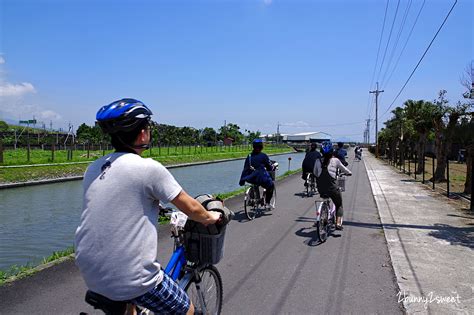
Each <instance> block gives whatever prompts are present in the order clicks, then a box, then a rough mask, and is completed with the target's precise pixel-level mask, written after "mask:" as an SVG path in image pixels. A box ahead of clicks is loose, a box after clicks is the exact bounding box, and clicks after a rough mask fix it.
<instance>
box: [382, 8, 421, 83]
mask: <svg viewBox="0 0 474 315" xmlns="http://www.w3.org/2000/svg"><path fill="white" fill-rule="evenodd" d="M412 2H413V1H412V0H410V1H409V2H408V4H407V7H406V9H405V12H404V14H403V18H402V22H401V23H400V28H399V29H398V33H397V37H396V39H395V43H394V44H393V48H392V51H391V52H390V57H389V58H388V63H387V66H386V67H385V71H384V74H383V76H382V81H381V83H380V86H384V82H385V78H386V77H387V73H388V70H389V69H390V66H391V65H392V60H393V57H394V56H395V52H396V51H397V47H398V43H399V42H400V37H401V35H402V33H403V29H404V28H405V24H406V20H407V17H408V12H409V11H410V8H411V4H412Z"/></svg>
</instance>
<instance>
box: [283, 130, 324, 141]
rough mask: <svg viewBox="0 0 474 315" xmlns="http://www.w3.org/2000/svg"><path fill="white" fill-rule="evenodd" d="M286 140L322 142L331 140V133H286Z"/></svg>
mask: <svg viewBox="0 0 474 315" xmlns="http://www.w3.org/2000/svg"><path fill="white" fill-rule="evenodd" d="M286 140H287V141H288V142H323V141H331V135H330V134H327V133H324V132H302V133H295V134H292V135H288V136H287V139H286Z"/></svg>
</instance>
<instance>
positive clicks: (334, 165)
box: [313, 142, 352, 230]
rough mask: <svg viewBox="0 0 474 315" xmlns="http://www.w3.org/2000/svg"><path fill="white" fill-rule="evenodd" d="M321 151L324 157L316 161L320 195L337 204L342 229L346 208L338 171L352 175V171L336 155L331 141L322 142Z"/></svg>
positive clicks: (315, 169)
mask: <svg viewBox="0 0 474 315" xmlns="http://www.w3.org/2000/svg"><path fill="white" fill-rule="evenodd" d="M321 152H322V154H323V157H322V158H321V159H318V160H316V163H314V171H313V172H314V175H315V176H316V183H317V185H318V191H319V194H320V195H327V196H329V197H330V198H331V199H332V202H334V205H335V206H336V229H338V230H342V216H343V214H344V210H343V207H342V196H341V192H340V191H339V187H338V186H337V183H336V179H337V175H336V174H337V172H338V171H340V172H341V173H343V174H346V175H348V176H351V175H352V173H351V171H350V170H349V169H348V168H346V167H345V166H344V165H343V164H342V163H341V161H340V160H339V159H338V158H337V157H335V156H334V149H333V146H332V143H331V142H324V143H323V144H322V148H321Z"/></svg>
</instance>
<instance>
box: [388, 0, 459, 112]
mask: <svg viewBox="0 0 474 315" xmlns="http://www.w3.org/2000/svg"><path fill="white" fill-rule="evenodd" d="M457 3H458V0H455V1H454V4H453V5H452V7H451V9H450V10H449V12H448V14H447V15H446V17H445V18H444V20H443V23H441V25H440V26H439V28H438V30H437V31H436V33H435V35H434V36H433V39H432V40H431V42H430V43H429V45H428V47H426V49H425V52H424V53H423V55H422V56H421V58H420V60H419V61H418V63H417V64H416V66H415V68H414V69H413V71H412V72H411V73H410V76H409V77H408V79H407V80H406V81H405V84H403V86H402V88H401V89H400V91H399V92H398V93H397V96H395V98H394V99H393V101H392V103H391V104H390V106H389V107H388V108H387V110H385V112H384V113H383V114H382V115H381V116H380V117H382V116H384V115H385V114H386V113H387V112H388V111H389V110H390V108H392V106H393V104H395V102H396V101H397V99H398V97H399V96H400V94H402V92H403V90H404V89H405V87H406V86H407V84H408V82H409V81H410V79H411V78H412V77H413V74H415V71H416V69H418V66H419V65H420V63H421V62H422V61H423V59H424V58H425V56H426V54H427V53H428V50H429V49H430V47H431V45H432V44H433V42H434V41H435V39H436V37H437V36H438V34H439V32H440V31H441V29H442V28H443V26H444V24H445V23H446V21H447V20H448V18H449V16H450V15H451V12H453V9H454V7H455V6H456V4H457Z"/></svg>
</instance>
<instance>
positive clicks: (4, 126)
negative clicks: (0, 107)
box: [0, 120, 9, 132]
mask: <svg viewBox="0 0 474 315" xmlns="http://www.w3.org/2000/svg"><path fill="white" fill-rule="evenodd" d="M8 128H9V127H8V124H7V123H6V122H4V121H3V120H0V132H1V131H3V132H5V131H8Z"/></svg>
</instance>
